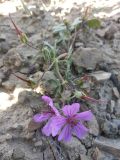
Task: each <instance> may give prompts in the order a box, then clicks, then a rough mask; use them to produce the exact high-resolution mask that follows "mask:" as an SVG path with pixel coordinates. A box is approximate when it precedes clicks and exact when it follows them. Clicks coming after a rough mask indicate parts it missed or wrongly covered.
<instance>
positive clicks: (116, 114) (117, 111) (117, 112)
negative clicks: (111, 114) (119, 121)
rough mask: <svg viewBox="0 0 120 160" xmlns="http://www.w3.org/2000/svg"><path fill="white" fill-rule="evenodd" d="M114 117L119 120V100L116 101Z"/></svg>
mask: <svg viewBox="0 0 120 160" xmlns="http://www.w3.org/2000/svg"><path fill="white" fill-rule="evenodd" d="M115 116H116V117H118V118H120V99H118V101H117V105H116V107H115Z"/></svg>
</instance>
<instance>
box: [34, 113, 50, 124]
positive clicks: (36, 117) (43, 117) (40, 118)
mask: <svg viewBox="0 0 120 160" xmlns="http://www.w3.org/2000/svg"><path fill="white" fill-rule="evenodd" d="M50 116H51V114H50V113H43V114H39V113H38V114H35V115H34V116H33V120H34V121H35V122H37V123H38V122H43V121H45V120H47V119H48V118H50Z"/></svg>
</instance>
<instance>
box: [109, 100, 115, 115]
mask: <svg viewBox="0 0 120 160" xmlns="http://www.w3.org/2000/svg"><path fill="white" fill-rule="evenodd" d="M114 108H115V101H114V100H111V101H110V104H109V103H108V105H107V111H108V112H109V113H113V112H114Z"/></svg>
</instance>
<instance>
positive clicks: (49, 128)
mask: <svg viewBox="0 0 120 160" xmlns="http://www.w3.org/2000/svg"><path fill="white" fill-rule="evenodd" d="M42 133H43V134H44V135H46V136H50V135H51V133H52V119H49V121H48V122H47V123H46V125H45V126H44V127H43V129H42Z"/></svg>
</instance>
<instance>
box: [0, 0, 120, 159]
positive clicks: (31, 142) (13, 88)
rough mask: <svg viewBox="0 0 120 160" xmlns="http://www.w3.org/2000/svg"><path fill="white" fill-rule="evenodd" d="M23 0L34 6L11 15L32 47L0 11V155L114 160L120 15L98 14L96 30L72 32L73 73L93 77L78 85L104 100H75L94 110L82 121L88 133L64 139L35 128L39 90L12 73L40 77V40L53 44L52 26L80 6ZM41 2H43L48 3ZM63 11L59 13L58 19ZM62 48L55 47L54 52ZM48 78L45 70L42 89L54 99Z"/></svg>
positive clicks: (119, 135) (119, 153) (119, 146)
mask: <svg viewBox="0 0 120 160" xmlns="http://www.w3.org/2000/svg"><path fill="white" fill-rule="evenodd" d="M26 2H27V3H28V4H29V5H31V6H37V7H36V8H31V10H30V11H31V13H32V15H29V13H26V10H25V8H24V9H18V11H16V12H15V13H12V14H11V16H12V17H13V19H14V21H15V23H16V24H17V26H19V27H20V28H21V29H22V31H24V32H25V33H26V34H27V36H28V37H29V41H30V42H32V45H33V46H34V48H32V47H29V46H26V45H25V44H21V42H20V41H19V38H18V37H17V35H16V32H15V30H14V27H13V25H12V23H11V21H10V18H9V17H8V15H6V16H5V15H2V14H1V15H0V99H1V100H0V126H1V127H0V160H48V159H50V160H119V159H120V158H119V157H120V65H119V64H120V14H117V15H114V16H111V17H109V18H103V19H101V27H100V28H99V29H97V30H90V31H89V32H88V33H87V34H84V32H82V31H80V32H78V33H77V37H76V39H75V41H74V51H73V54H72V65H73V75H74V77H75V78H76V77H79V75H81V68H82V72H83V73H85V74H87V75H89V76H91V77H92V79H93V81H91V82H90V83H86V84H85V86H83V88H84V89H86V88H87V89H88V90H90V96H91V97H93V98H96V99H104V100H105V101H107V103H105V102H101V103H93V102H88V101H87V102H86V101H84V100H82V101H81V100H78V99H77V101H78V102H80V103H81V106H82V107H81V108H82V110H87V109H91V110H92V112H93V113H94V118H93V120H92V121H91V122H89V123H88V124H87V125H88V127H89V128H90V133H89V135H88V136H87V137H86V138H85V139H83V140H78V139H77V138H76V137H73V139H72V141H71V142H69V143H64V142H58V141H57V139H53V138H52V137H48V138H47V137H45V136H43V135H42V134H41V132H40V130H39V129H38V128H39V127H41V126H40V125H37V124H36V125H35V124H33V123H32V122H31V119H32V117H33V115H34V114H35V113H36V112H39V111H40V110H41V108H42V107H44V104H43V103H42V101H41V100H40V96H41V94H40V93H39V92H38V91H37V92H36V90H34V91H33V90H31V89H30V88H29V87H28V86H27V84H26V82H24V81H22V80H20V79H19V78H17V77H16V76H15V75H14V74H13V73H15V74H16V75H18V76H20V77H22V78H24V79H28V78H32V79H33V80H35V81H37V80H39V78H40V77H41V75H42V72H43V71H44V70H45V68H46V65H45V64H44V61H43V57H42V53H41V52H42V51H41V46H42V45H43V42H44V41H47V42H49V43H50V44H54V41H55V38H54V37H53V31H52V28H53V27H54V26H55V25H58V24H60V23H61V22H62V18H63V17H64V18H66V19H67V20H69V21H70V22H71V23H72V22H73V21H74V19H75V18H77V17H79V16H81V8H82V5H81V4H79V5H77V4H74V6H72V9H71V13H69V14H68V13H67V11H66V10H65V9H64V13H63V12H62V11H63V10H62V6H61V7H55V6H54V7H51V9H49V11H47V9H46V10H45V8H44V10H42V9H40V7H39V5H38V2H37V1H27V0H26ZM1 3H2V2H1ZM45 4H46V7H47V6H49V5H50V4H48V2H45ZM40 5H41V4H40ZM117 5H118V6H119V3H118V4H117ZM118 6H116V7H118ZM108 9H109V10H110V8H108ZM62 13H63V15H62V16H63V17H62V18H58V15H60V14H62ZM97 13H98V11H97ZM36 48H37V49H36ZM38 48H39V49H38ZM64 52H65V50H64V49H63V50H62V49H61V48H60V49H59V53H64ZM63 74H64V68H63ZM51 77H52V79H57V78H56V75H55V74H54V72H53V70H50V71H47V72H46V73H45V75H44V78H43V80H44V84H45V85H47V92H48V93H49V95H51V96H52V97H53V98H54V96H53V93H52V91H53V90H54V89H55V88H54V86H49V84H48V83H47V82H48V80H51ZM69 94H71V93H70V89H69V87H68V88H67V90H64V92H63V93H62V96H61V97H60V98H58V97H56V98H54V101H55V102H58V101H62V100H61V99H62V97H64V98H65V97H66V99H67V97H69ZM66 99H65V100H66ZM75 100H76V99H75ZM84 108H85V109H84ZM30 122H31V123H30ZM29 123H30V124H29Z"/></svg>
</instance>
